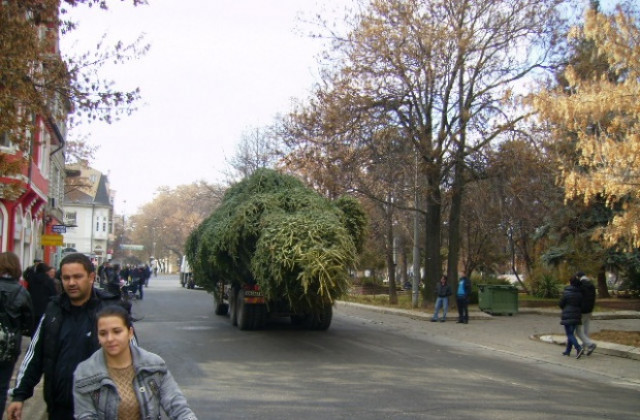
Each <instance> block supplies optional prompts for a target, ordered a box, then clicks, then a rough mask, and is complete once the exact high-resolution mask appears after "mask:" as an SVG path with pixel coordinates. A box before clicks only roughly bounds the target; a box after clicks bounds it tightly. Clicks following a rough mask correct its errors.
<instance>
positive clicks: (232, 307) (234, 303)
mask: <svg viewBox="0 0 640 420" xmlns="http://www.w3.org/2000/svg"><path fill="white" fill-rule="evenodd" d="M229 293H230V296H229V320H230V321H231V325H233V326H234V327H235V326H236V325H238V291H237V290H236V289H231V290H229Z"/></svg>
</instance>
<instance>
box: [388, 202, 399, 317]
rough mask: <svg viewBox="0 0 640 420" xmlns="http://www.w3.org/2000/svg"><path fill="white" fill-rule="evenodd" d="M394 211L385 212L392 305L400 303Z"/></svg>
mask: <svg viewBox="0 0 640 420" xmlns="http://www.w3.org/2000/svg"><path fill="white" fill-rule="evenodd" d="M391 215H392V213H391V212H385V225H386V226H385V229H386V231H387V232H386V235H385V240H386V242H387V245H386V247H385V250H386V252H385V254H386V260H387V276H388V278H389V303H390V304H391V305H397V304H398V293H397V292H396V261H395V258H394V251H395V244H394V236H393V220H392V216H391Z"/></svg>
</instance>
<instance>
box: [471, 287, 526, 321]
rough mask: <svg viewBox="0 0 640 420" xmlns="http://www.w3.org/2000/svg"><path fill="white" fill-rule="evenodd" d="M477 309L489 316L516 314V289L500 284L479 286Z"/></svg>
mask: <svg viewBox="0 0 640 420" xmlns="http://www.w3.org/2000/svg"><path fill="white" fill-rule="evenodd" d="M478 307H479V308H480V310H481V311H483V312H486V313H488V314H491V315H509V316H511V315H513V314H516V313H518V289H517V288H516V287H514V286H509V285H502V284H479V285H478Z"/></svg>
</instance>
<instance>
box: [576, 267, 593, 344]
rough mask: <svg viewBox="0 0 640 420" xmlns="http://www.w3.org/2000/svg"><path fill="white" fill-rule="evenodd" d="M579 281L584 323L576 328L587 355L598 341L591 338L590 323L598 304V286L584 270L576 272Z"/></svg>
mask: <svg viewBox="0 0 640 420" xmlns="http://www.w3.org/2000/svg"><path fill="white" fill-rule="evenodd" d="M576 279H578V281H579V287H580V292H581V293H582V305H581V306H580V309H581V311H582V324H580V325H578V326H577V328H576V336H577V337H578V338H579V339H580V341H582V347H584V348H585V349H586V354H587V356H590V355H591V353H593V351H594V350H595V349H596V343H594V342H593V341H591V339H590V338H589V324H590V323H591V313H592V312H593V307H594V306H595V305H596V287H595V286H594V285H593V283H592V282H591V280H589V278H588V277H587V276H585V275H584V273H583V272H582V271H578V272H577V273H576Z"/></svg>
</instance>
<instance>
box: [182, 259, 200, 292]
mask: <svg viewBox="0 0 640 420" xmlns="http://www.w3.org/2000/svg"><path fill="white" fill-rule="evenodd" d="M180 285H181V286H182V287H186V288H187V289H193V288H195V287H196V282H195V280H194V278H193V272H192V271H191V266H190V265H189V261H187V257H186V256H183V257H182V261H181V262H180Z"/></svg>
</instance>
